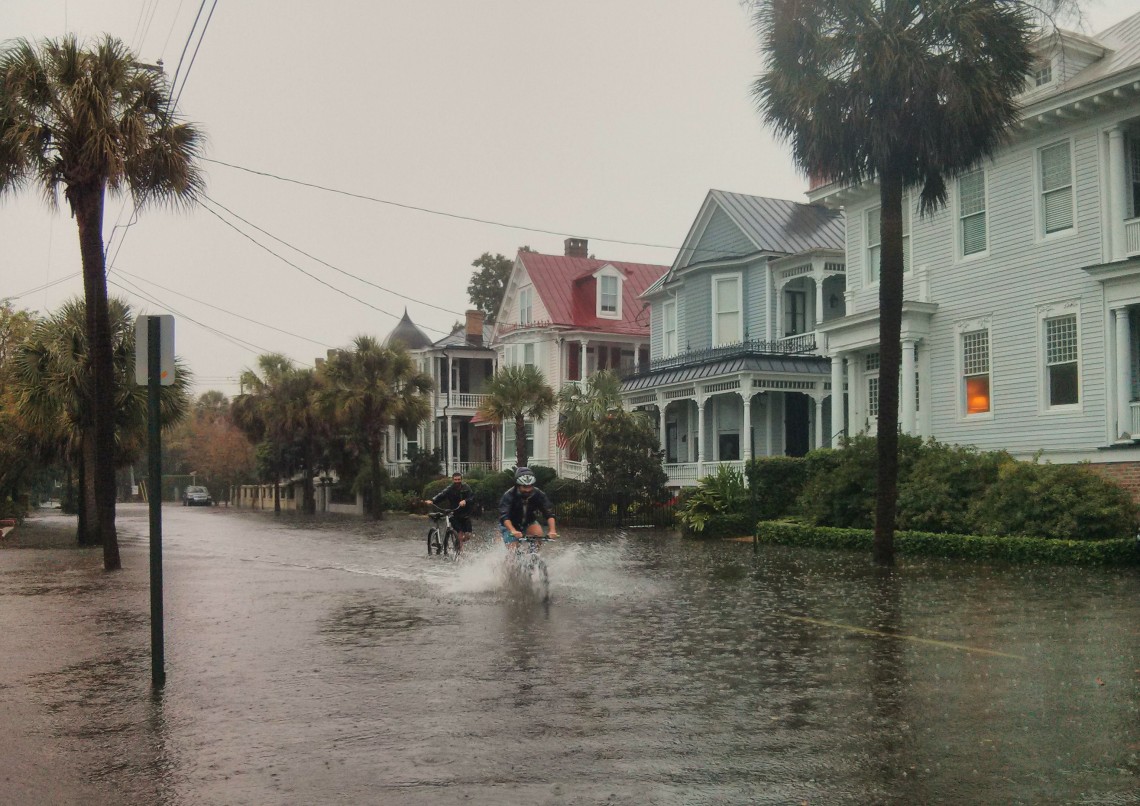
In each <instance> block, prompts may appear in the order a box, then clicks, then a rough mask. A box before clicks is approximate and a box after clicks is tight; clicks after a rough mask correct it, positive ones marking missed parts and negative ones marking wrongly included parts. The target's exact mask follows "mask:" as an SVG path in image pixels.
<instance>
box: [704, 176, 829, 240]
mask: <svg viewBox="0 0 1140 806" xmlns="http://www.w3.org/2000/svg"><path fill="white" fill-rule="evenodd" d="M709 197H710V198H711V199H713V200H714V201H715V202H716V203H717V204H719V205H720V207H721V208H722V209H723V210H724V211H725V213H727V214H728V216H729V217H730V218H731V219H732V220H733V222H734V223H735V224H736V225H737V226H738V227H740V230H741V232H743V233H744V235H745V236H746V237H747V238H748V239H749V240H750V241H752V243H754V244H755V245H756V251H758V252H783V253H785V254H789V255H794V254H799V253H800V252H810V251H812V250H813V249H843V248H844V243H843V212H842V211H840V210H830V209H828V208H826V207H824V206H822V205H818V204H802V203H800V202H794V201H788V200H787V199H768V198H764V197H762V196H747V195H745V194H743V193H729V192H728V191H725V190H710V191H709Z"/></svg>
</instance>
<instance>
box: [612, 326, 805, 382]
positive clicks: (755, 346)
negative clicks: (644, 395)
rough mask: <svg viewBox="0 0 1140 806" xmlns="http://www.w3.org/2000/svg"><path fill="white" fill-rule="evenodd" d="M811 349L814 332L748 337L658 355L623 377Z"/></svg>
mask: <svg viewBox="0 0 1140 806" xmlns="http://www.w3.org/2000/svg"><path fill="white" fill-rule="evenodd" d="M815 349H816V346H815V332H814V331H812V332H811V333H800V334H798V335H796V336H788V337H787V338H782V339H777V340H776V341H766V340H763V339H751V340H749V341H742V342H737V343H736V344H726V345H724V346H723V347H708V348H706V349H704V350H687V351H685V352H683V353H680V354H679V355H675V356H671V357H669V358H658V359H656V360H655V361H650V362H649V365H648V366H646V365H645V364H642V365H641V366H640V367H639V368H638V370H637V371H636V372H633V373H631V374H630V375H628V376H626V377H638V376H641V375H648V374H650V373H654V372H661V371H662V370H666V369H677V368H680V367H692V366H700V365H701V364H711V363H713V362H714V361H726V360H728V359H732V358H743V357H747V356H753V355H811V354H813V353H814V352H815Z"/></svg>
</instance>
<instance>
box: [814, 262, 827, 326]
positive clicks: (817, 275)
mask: <svg viewBox="0 0 1140 806" xmlns="http://www.w3.org/2000/svg"><path fill="white" fill-rule="evenodd" d="M824 276H825V275H824V273H823V271H822V270H821V269H818V268H817V269H816V270H815V271H813V272H812V277H813V278H814V279H815V323H816V324H817V325H821V324H823V280H824ZM812 330H815V328H812Z"/></svg>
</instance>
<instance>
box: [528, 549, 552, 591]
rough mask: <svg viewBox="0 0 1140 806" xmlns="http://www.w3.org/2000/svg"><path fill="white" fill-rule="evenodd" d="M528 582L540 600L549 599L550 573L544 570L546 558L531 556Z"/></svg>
mask: <svg viewBox="0 0 1140 806" xmlns="http://www.w3.org/2000/svg"><path fill="white" fill-rule="evenodd" d="M530 584H531V586H532V587H533V588H534V590H535V592H536V593H538V595H539V596H541V597H542V601H544V602H547V601H550V574H549V572H548V571H547V570H546V560H544V559H542V558H541V557H538V556H533V557H531V562H530Z"/></svg>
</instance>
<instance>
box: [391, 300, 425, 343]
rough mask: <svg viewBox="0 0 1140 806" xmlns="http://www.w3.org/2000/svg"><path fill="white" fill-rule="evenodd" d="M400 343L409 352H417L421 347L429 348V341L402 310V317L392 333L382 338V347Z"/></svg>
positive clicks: (406, 310)
mask: <svg viewBox="0 0 1140 806" xmlns="http://www.w3.org/2000/svg"><path fill="white" fill-rule="evenodd" d="M397 341H398V342H401V343H402V344H403V345H404V346H405V347H406V348H408V349H409V350H419V349H420V348H422V347H431V339H429V338H428V337H427V335H426V334H425V333H424V332H423V331H422V330H420V329H419V328H418V327H416V324H415V322H413V321H412V318H411V317H410V316H408V309H407V308H404V317H403V318H402V319H401V320H400V321H399V322H398V323H397V324H396V326H395V327H394V328H392V332H391V333H389V334H388V335H387V336H385V337H384V346H385V347H391V346H392V344H393V342H397Z"/></svg>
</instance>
